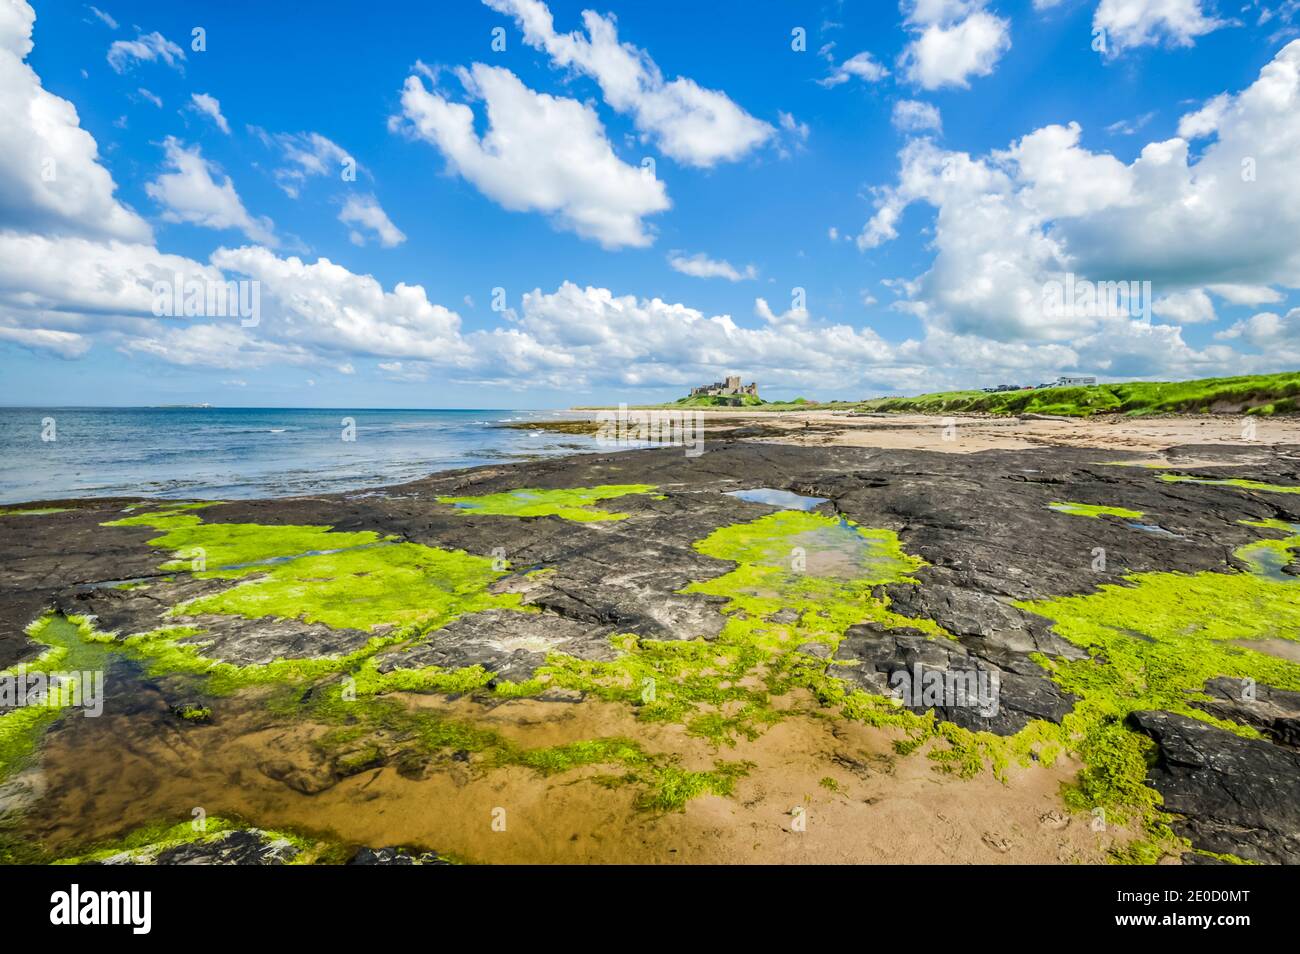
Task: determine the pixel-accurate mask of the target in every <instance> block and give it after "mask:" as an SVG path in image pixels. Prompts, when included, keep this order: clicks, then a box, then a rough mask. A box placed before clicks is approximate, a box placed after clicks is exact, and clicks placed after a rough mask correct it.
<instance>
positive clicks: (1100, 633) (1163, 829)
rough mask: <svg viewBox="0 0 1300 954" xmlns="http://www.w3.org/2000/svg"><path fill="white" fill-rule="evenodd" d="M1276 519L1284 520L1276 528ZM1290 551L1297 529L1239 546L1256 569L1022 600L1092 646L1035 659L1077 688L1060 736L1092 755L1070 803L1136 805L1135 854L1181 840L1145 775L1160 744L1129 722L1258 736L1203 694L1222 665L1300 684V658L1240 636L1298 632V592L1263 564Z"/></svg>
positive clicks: (1150, 856) (1148, 578)
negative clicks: (1173, 718)
mask: <svg viewBox="0 0 1300 954" xmlns="http://www.w3.org/2000/svg"><path fill="white" fill-rule="evenodd" d="M1272 528H1273V529H1277V528H1276V527H1272ZM1264 544H1267V545H1269V546H1268V549H1269V550H1270V552H1271V551H1273V550H1276V549H1279V548H1280V549H1283V550H1285V551H1286V552H1288V553H1290V552H1292V551H1294V550H1295V549H1297V548H1300V534H1296V535H1292V536H1289V537H1287V538H1286V539H1283V540H1275V541H1261V542H1257V543H1255V544H1247V545H1245V546H1243V547H1240V548H1238V550H1237V552H1236V555H1237V557H1238V559H1240V560H1242V562H1244V563H1246V564H1247V566H1250V567H1251V570H1252V571H1251V572H1249V573H1216V572H1209V571H1207V572H1201V573H1194V574H1183V573H1137V574H1132V575H1130V576H1128V577H1126V578H1125V580H1126V582H1125V583H1124V584H1122V585H1120V584H1104V585H1102V586H1101V587H1099V588H1098V589H1097V591H1096V592H1093V593H1089V594H1084V595H1078V596H1062V597H1056V598H1054V599H1049V600H1040V601H1037V602H1033V601H1030V602H1023V603H1017V604H1016V605H1018V606H1019V607H1020V608H1022V609H1024V610H1026V611H1028V612H1032V613H1036V614H1038V615H1041V616H1045V617H1047V618H1048V619H1051V620H1052V622H1053V629H1054V630H1055V631H1056V633H1057V634H1058V635H1060V636H1062V637H1063V638H1065V639H1067V640H1069V641H1070V642H1071V643H1074V644H1075V645H1076V646H1079V647H1080V648H1082V649H1085V650H1087V651H1088V653H1089V655H1088V657H1087V658H1085V659H1079V660H1069V659H1063V658H1057V659H1052V658H1048V657H1046V656H1043V655H1041V654H1039V655H1037V656H1036V657H1035V660H1036V661H1037V662H1039V663H1040V665H1043V666H1045V667H1047V669H1048V670H1049V672H1050V673H1051V676H1052V679H1053V680H1054V681H1055V682H1057V683H1058V684H1059V685H1060V686H1061V687H1062V688H1063V689H1065V690H1066V691H1068V692H1071V693H1073V694H1075V695H1076V696H1078V697H1079V701H1078V702H1077V703H1076V705H1075V708H1074V711H1073V712H1071V713H1070V714H1069V715H1067V716H1066V717H1065V719H1064V720H1063V722H1062V724H1061V726H1060V732H1061V738H1062V740H1063V741H1064V742H1065V743H1066V744H1067V745H1068V746H1069V747H1070V748H1071V749H1073V750H1074V751H1076V752H1078V754H1079V755H1080V756H1081V758H1082V759H1083V761H1084V763H1085V768H1084V770H1083V772H1082V773H1081V775H1080V778H1079V781H1078V785H1077V787H1076V788H1074V789H1073V790H1071V791H1070V792H1069V793H1067V802H1068V803H1069V804H1070V805H1071V807H1073V808H1076V809H1088V810H1094V809H1096V808H1102V809H1105V810H1108V811H1112V812H1113V813H1114V819H1113V820H1120V821H1122V820H1123V819H1124V818H1125V817H1127V816H1129V815H1131V814H1132V813H1134V812H1136V813H1137V814H1138V816H1139V817H1140V819H1141V820H1142V822H1143V823H1144V825H1145V827H1146V830H1147V832H1148V835H1149V838H1148V839H1146V840H1144V841H1142V842H1139V843H1138V844H1137V845H1135V846H1133V849H1132V850H1133V852H1134V853H1135V854H1134V855H1133V857H1132V858H1131V859H1130V860H1138V861H1154V860H1155V859H1156V858H1157V857H1158V855H1159V850H1160V846H1161V845H1162V844H1163V845H1168V844H1170V842H1171V841H1172V833H1170V832H1169V830H1168V828H1167V825H1166V822H1165V819H1164V817H1163V816H1162V815H1160V814H1159V813H1158V811H1157V808H1158V806H1159V804H1160V797H1159V795H1158V793H1157V792H1155V790H1154V789H1151V788H1150V787H1148V785H1147V782H1146V774H1147V763H1148V760H1149V759H1150V758H1151V757H1152V753H1153V751H1154V748H1155V746H1154V743H1153V742H1152V741H1151V740H1150V739H1148V738H1147V737H1146V736H1145V735H1143V734H1141V733H1139V732H1136V731H1134V730H1133V729H1132V728H1130V727H1129V726H1128V724H1127V723H1126V720H1127V718H1128V717H1129V715H1130V714H1131V713H1134V712H1138V711H1142V710H1161V711H1166V712H1172V713H1176V714H1179V715H1183V716H1187V717H1189V718H1193V719H1198V720H1200V721H1202V722H1206V723H1209V724H1211V725H1214V726H1217V727H1218V728H1221V729H1225V730H1227V731H1230V732H1233V733H1235V734H1237V735H1241V736H1245V737H1250V738H1257V737H1259V733H1258V731H1257V730H1256V729H1254V728H1252V727H1250V726H1247V725H1243V724H1240V723H1236V722H1232V721H1229V720H1226V719H1220V718H1216V717H1215V716H1212V715H1210V714H1209V713H1207V712H1205V711H1204V710H1202V709H1200V708H1198V707H1197V706H1195V705H1194V703H1195V702H1197V701H1198V700H1200V701H1203V700H1207V699H1208V698H1209V697H1208V696H1206V695H1205V694H1204V693H1203V691H1202V690H1203V688H1204V686H1205V684H1206V682H1207V681H1208V680H1210V679H1212V678H1214V677H1217V676H1228V677H1233V678H1239V679H1249V680H1254V681H1255V682H1258V683H1261V684H1264V685H1268V686H1272V687H1275V688H1279V689H1287V690H1300V666H1298V665H1296V664H1295V663H1292V662H1289V661H1287V660H1285V659H1281V658H1277V657H1273V656H1270V655H1267V654H1264V653H1260V652H1257V651H1255V650H1254V649H1251V648H1248V647H1246V646H1242V645H1239V643H1240V641H1243V640H1258V639H1279V638H1280V639H1291V640H1300V600H1297V599H1296V589H1295V587H1294V585H1293V584H1292V583H1291V582H1284V581H1281V580H1278V579H1275V578H1274V577H1273V576H1272V575H1270V574H1269V573H1267V572H1264V569H1265V566H1264V565H1263V564H1262V562H1261V561H1260V559H1259V556H1258V554H1259V553H1260V552H1261V550H1260V547H1261V546H1262V545H1264Z"/></svg>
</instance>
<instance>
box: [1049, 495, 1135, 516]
mask: <svg viewBox="0 0 1300 954" xmlns="http://www.w3.org/2000/svg"><path fill="white" fill-rule="evenodd" d="M1047 508H1048V509H1049V510H1055V511H1056V512H1057V513H1068V514H1069V515H1070V516H1072V517H1120V518H1121V519H1124V520H1141V519H1142V511H1141V510H1129V509H1127V508H1125V507H1108V506H1106V505H1104V504H1084V503H1073V502H1071V501H1068V500H1067V501H1055V502H1053V503H1049V504H1048V505H1047Z"/></svg>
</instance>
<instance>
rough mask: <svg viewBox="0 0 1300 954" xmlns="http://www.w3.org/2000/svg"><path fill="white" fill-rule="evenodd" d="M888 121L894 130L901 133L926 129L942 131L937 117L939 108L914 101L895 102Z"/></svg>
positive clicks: (939, 118)
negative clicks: (898, 130)
mask: <svg viewBox="0 0 1300 954" xmlns="http://www.w3.org/2000/svg"><path fill="white" fill-rule="evenodd" d="M890 121H891V122H892V123H893V124H894V128H895V129H900V130H902V131H903V132H923V131H925V130H927V129H933V130H934V131H935V132H942V131H943V119H942V118H941V117H940V115H939V107H937V106H933V105H931V104H930V103H923V102H920V101H919V100H915V99H900V100H899V101H898V102H896V103H895V104H894V112H893V114H892V115H891V116H890Z"/></svg>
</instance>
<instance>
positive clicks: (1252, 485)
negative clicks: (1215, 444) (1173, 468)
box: [1160, 474, 1300, 494]
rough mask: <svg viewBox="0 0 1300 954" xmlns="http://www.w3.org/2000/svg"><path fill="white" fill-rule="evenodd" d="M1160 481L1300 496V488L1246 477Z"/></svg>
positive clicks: (1168, 478) (1186, 477)
mask: <svg viewBox="0 0 1300 954" xmlns="http://www.w3.org/2000/svg"><path fill="white" fill-rule="evenodd" d="M1160 479H1161V480H1163V481H1164V482H1165V483H1169V484H1210V485H1212V486H1215V487H1239V488H1241V489H1242V490H1262V491H1264V492H1265V493H1270V494H1300V486H1292V485H1290V484H1266V483H1263V482H1262V481H1258V480H1248V479H1246V478H1245V477H1192V476H1189V475H1187V474H1161V475H1160Z"/></svg>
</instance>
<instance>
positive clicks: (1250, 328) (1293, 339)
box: [1215, 308, 1300, 370]
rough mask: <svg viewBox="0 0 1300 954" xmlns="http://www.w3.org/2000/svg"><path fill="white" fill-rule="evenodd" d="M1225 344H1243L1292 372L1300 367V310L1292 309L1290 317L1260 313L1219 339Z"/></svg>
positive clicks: (1232, 328)
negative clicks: (1233, 342) (1229, 342)
mask: <svg viewBox="0 0 1300 954" xmlns="http://www.w3.org/2000/svg"><path fill="white" fill-rule="evenodd" d="M1215 337H1216V338H1218V339H1219V340H1222V341H1233V340H1236V341H1241V342H1242V343H1244V344H1246V345H1248V346H1250V347H1253V348H1255V349H1257V350H1258V351H1259V352H1261V356H1264V355H1266V356H1267V360H1268V361H1269V362H1270V363H1271V365H1272V366H1273V367H1279V366H1280V367H1283V368H1287V369H1288V370H1291V369H1294V368H1295V367H1296V365H1300V308H1292V309H1291V310H1290V311H1289V312H1287V314H1286V316H1285V317H1283V316H1282V315H1278V314H1276V313H1274V312H1268V311H1264V312H1259V313H1258V314H1255V315H1251V316H1250V317H1249V318H1246V319H1243V320H1242V321H1238V322H1235V323H1234V324H1233V325H1232V327H1230V328H1228V329H1226V330H1224V331H1221V332H1219V333H1218V334H1217V335H1215Z"/></svg>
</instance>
